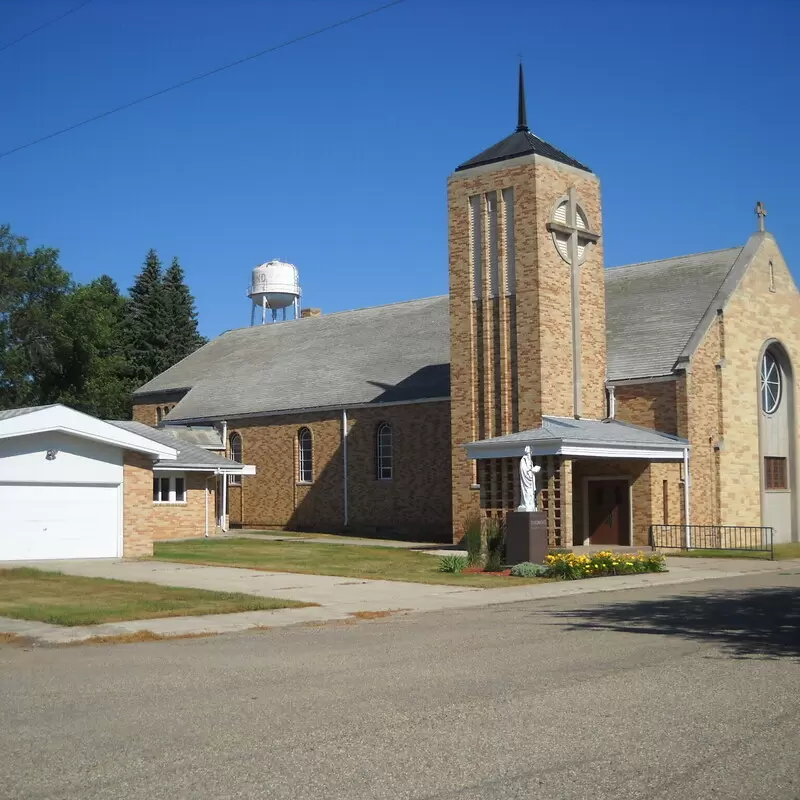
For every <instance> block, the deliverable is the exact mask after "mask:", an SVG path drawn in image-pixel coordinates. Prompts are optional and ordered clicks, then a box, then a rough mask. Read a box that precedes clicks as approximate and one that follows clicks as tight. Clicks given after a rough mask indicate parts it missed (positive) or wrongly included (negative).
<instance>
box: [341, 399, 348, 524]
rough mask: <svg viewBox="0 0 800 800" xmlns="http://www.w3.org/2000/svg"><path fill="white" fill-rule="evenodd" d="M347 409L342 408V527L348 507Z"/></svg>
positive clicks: (346, 521) (345, 521) (346, 520)
mask: <svg viewBox="0 0 800 800" xmlns="http://www.w3.org/2000/svg"><path fill="white" fill-rule="evenodd" d="M347 433H348V431H347V409H346V408H343V409H342V466H343V470H342V472H343V476H344V480H343V483H344V486H343V489H344V492H343V499H344V527H345V528H346V527H347V525H348V521H349V520H348V516H349V514H348V509H347Z"/></svg>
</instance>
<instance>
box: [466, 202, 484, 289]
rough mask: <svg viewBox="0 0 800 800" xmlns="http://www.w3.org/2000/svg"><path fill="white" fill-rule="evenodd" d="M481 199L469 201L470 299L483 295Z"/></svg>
mask: <svg viewBox="0 0 800 800" xmlns="http://www.w3.org/2000/svg"><path fill="white" fill-rule="evenodd" d="M482 208H483V197H482V196H481V195H479V194H476V195H473V196H472V197H470V199H469V259H470V263H471V266H472V299H473V300H480V298H481V296H482V295H483V214H482V213H481V212H482Z"/></svg>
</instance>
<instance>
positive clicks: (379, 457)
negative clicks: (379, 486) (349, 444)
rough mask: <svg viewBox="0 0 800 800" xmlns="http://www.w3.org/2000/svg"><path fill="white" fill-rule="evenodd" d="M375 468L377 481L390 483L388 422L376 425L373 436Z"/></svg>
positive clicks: (390, 438)
mask: <svg viewBox="0 0 800 800" xmlns="http://www.w3.org/2000/svg"><path fill="white" fill-rule="evenodd" d="M375 448H376V449H375V457H376V461H375V466H376V468H377V469H376V471H377V474H378V480H382V481H390V480H391V479H392V468H393V457H392V426H391V425H390V424H389V423H388V422H382V423H381V424H380V425H378V430H377V432H376V434H375Z"/></svg>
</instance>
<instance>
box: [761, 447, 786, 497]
mask: <svg viewBox="0 0 800 800" xmlns="http://www.w3.org/2000/svg"><path fill="white" fill-rule="evenodd" d="M764 488H765V489H766V490H767V491H770V490H772V491H778V490H781V489H788V488H789V481H788V479H787V475H786V459H785V458H777V457H775V456H766V457H765V458H764Z"/></svg>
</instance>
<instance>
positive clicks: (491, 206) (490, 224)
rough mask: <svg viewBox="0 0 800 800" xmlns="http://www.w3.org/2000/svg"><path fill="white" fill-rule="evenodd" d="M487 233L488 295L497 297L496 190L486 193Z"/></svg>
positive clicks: (498, 277) (498, 279) (498, 270)
mask: <svg viewBox="0 0 800 800" xmlns="http://www.w3.org/2000/svg"><path fill="white" fill-rule="evenodd" d="M486 215H487V218H488V219H487V228H488V230H487V235H488V238H489V297H497V295H498V291H499V286H498V284H499V283H500V264H499V262H498V242H497V192H489V193H488V194H487V195H486Z"/></svg>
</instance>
